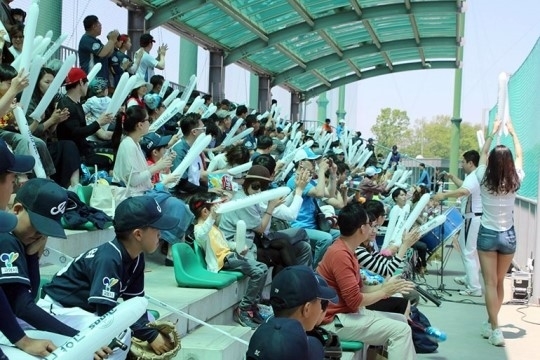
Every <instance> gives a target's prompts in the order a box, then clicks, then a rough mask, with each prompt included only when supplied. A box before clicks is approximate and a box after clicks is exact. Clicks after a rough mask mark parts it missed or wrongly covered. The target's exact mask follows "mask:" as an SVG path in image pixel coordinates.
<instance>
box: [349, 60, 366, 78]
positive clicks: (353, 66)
mask: <svg viewBox="0 0 540 360" xmlns="http://www.w3.org/2000/svg"><path fill="white" fill-rule="evenodd" d="M345 62H346V63H347V64H349V67H350V68H351V69H352V70H353V71H354V72H355V74H356V76H358V78H361V77H362V72H361V71H360V69H359V68H358V66H356V65H355V64H354V63H353V62H352V60H351V59H347V60H345Z"/></svg>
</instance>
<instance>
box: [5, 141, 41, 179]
mask: <svg viewBox="0 0 540 360" xmlns="http://www.w3.org/2000/svg"><path fill="white" fill-rule="evenodd" d="M35 164H36V159H34V158H33V157H32V156H28V155H15V154H13V152H12V151H11V150H10V149H9V148H8V146H7V144H6V142H5V141H4V140H0V174H3V173H6V172H12V173H27V172H30V171H32V169H33V168H34V165H35Z"/></svg>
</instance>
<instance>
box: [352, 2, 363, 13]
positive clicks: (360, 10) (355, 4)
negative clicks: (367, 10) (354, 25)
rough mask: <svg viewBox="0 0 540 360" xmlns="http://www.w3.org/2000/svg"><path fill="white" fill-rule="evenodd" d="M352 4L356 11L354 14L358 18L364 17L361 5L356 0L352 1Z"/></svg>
mask: <svg viewBox="0 0 540 360" xmlns="http://www.w3.org/2000/svg"><path fill="white" fill-rule="evenodd" d="M350 2H351V6H352V8H353V10H354V12H355V13H356V14H357V15H358V16H362V8H360V5H359V4H358V1H356V0H350Z"/></svg>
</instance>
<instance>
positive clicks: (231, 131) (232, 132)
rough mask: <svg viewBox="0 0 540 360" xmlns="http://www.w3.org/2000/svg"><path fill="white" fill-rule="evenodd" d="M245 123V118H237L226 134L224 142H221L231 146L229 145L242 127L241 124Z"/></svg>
mask: <svg viewBox="0 0 540 360" xmlns="http://www.w3.org/2000/svg"><path fill="white" fill-rule="evenodd" d="M243 123H244V119H240V118H239V119H238V120H236V122H235V123H234V125H233V127H232V128H230V129H229V132H228V133H227V135H226V136H225V139H224V140H223V142H222V143H221V144H222V145H223V146H229V145H232V141H231V139H232V138H233V136H234V135H235V134H236V132H237V131H238V129H240V126H242V124H243Z"/></svg>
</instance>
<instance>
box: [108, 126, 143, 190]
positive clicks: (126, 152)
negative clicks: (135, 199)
mask: <svg viewBox="0 0 540 360" xmlns="http://www.w3.org/2000/svg"><path fill="white" fill-rule="evenodd" d="M132 169H133V174H132V175H131V183H130V186H129V191H130V194H131V195H142V194H144V193H145V192H146V191H148V190H150V189H152V187H153V185H152V181H151V176H152V174H151V173H150V171H149V170H148V163H147V162H146V158H145V157H144V153H143V151H142V149H141V145H139V144H138V143H136V142H135V141H134V140H133V139H132V138H131V137H129V136H126V137H125V138H124V140H122V142H121V143H120V147H119V148H118V153H117V154H116V159H115V162H114V169H113V178H114V181H123V182H124V184H126V185H127V183H128V179H129V176H130V173H131V171H132Z"/></svg>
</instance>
